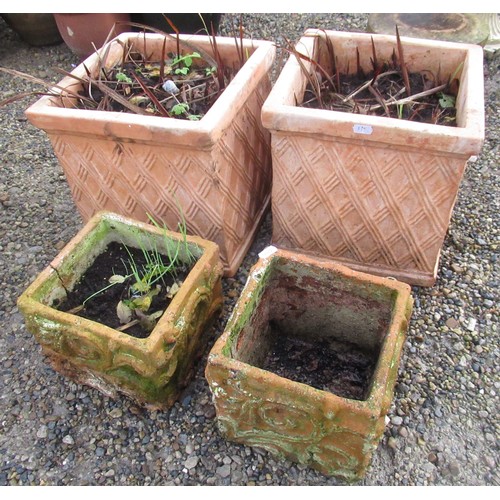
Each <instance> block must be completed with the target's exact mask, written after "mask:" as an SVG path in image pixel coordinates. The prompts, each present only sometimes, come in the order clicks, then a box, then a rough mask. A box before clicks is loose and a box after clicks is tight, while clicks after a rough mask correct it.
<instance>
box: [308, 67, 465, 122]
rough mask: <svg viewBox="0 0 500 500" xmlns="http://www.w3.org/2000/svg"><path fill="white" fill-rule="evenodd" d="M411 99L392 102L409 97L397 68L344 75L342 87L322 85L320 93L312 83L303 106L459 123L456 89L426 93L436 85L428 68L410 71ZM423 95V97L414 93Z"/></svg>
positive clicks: (341, 82)
mask: <svg viewBox="0 0 500 500" xmlns="http://www.w3.org/2000/svg"><path fill="white" fill-rule="evenodd" d="M408 76H409V81H410V88H411V94H412V96H413V98H412V102H411V103H402V104H400V105H397V104H393V103H394V101H398V100H401V99H404V98H407V97H408V95H407V94H406V93H405V91H404V88H405V83H404V79H403V76H402V75H401V74H399V73H397V72H396V71H387V70H386V71H385V72H383V73H381V74H379V75H378V76H377V78H376V79H374V77H375V75H374V73H373V72H372V73H370V74H368V75H356V74H354V75H348V76H347V75H341V76H340V78H339V82H340V88H339V90H338V91H335V92H334V91H332V90H331V89H330V88H322V89H321V97H320V99H318V96H317V92H315V91H314V90H313V88H312V85H311V84H309V85H308V86H307V88H306V91H305V94H304V101H303V104H302V106H303V107H306V108H319V109H328V110H331V111H343V112H348V113H357V114H368V115H375V116H386V117H389V118H399V119H403V120H410V121H415V122H421V123H432V124H435V125H446V126H456V112H457V110H456V108H455V106H454V103H455V96H456V93H457V92H456V90H453V91H452V90H451V89H450V88H448V87H445V88H442V89H441V90H439V91H436V92H433V93H430V94H429V95H425V93H427V92H431V91H432V90H433V89H436V88H440V87H442V86H440V85H437V84H436V82H434V80H433V79H432V77H431V76H430V75H429V74H427V73H426V72H423V73H410V74H409V75H408ZM369 81H371V82H372V83H371V84H370V85H368V86H366V87H365V88H364V89H363V90H361V91H359V93H356V95H355V96H353V97H352V98H349V99H348V98H347V97H348V96H350V95H351V94H353V93H354V92H356V90H358V89H360V88H361V87H362V86H364V85H365V84H366V83H367V82H369ZM418 95H421V97H415V96H418Z"/></svg>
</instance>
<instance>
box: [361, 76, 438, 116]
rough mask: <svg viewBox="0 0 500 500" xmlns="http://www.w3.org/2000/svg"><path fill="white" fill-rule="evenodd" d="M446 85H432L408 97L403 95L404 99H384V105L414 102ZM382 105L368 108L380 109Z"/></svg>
mask: <svg viewBox="0 0 500 500" xmlns="http://www.w3.org/2000/svg"><path fill="white" fill-rule="evenodd" d="M446 87H447V84H446V83H445V84H443V85H439V86H438V87H434V88H432V89H429V90H424V92H420V93H418V94H414V95H411V96H409V97H405V98H404V99H398V100H397V101H385V105H386V106H397V105H399V104H410V103H413V102H415V101H416V100H417V99H422V98H423V97H427V96H429V95H432V94H436V93H437V92H440V91H441V90H444V89H445V88H446ZM382 107H383V106H382V105H375V106H371V107H370V109H371V110H374V109H380V108H382Z"/></svg>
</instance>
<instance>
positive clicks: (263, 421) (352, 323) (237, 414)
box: [205, 247, 412, 481]
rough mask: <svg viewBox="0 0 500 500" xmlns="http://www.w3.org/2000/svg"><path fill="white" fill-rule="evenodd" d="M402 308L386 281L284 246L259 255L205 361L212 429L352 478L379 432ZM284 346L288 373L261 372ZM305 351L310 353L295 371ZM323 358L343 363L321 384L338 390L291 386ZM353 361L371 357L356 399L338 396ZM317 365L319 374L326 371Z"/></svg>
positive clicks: (403, 325)
mask: <svg viewBox="0 0 500 500" xmlns="http://www.w3.org/2000/svg"><path fill="white" fill-rule="evenodd" d="M268 248H269V249H271V251H272V249H274V247H268ZM274 250H275V249H274ZM411 310H412V298H411V295H410V287H409V286H408V285H407V284H404V283H400V282H397V281H396V280H391V279H388V278H379V277H374V276H370V275H367V274H364V273H359V272H356V271H352V270H350V269H348V268H346V267H344V266H342V265H338V264H335V263H332V262H331V261H327V260H321V259H315V258H312V257H308V256H305V255H301V254H298V253H294V252H290V251H285V250H277V251H275V252H274V253H272V254H271V255H269V256H265V257H263V258H261V259H260V260H259V261H258V263H257V264H256V265H255V266H254V267H253V268H252V269H251V272H250V275H249V278H248V281H247V283H246V285H245V288H244V290H243V292H242V294H241V296H240V298H239V300H238V302H237V304H236V306H235V309H234V311H233V313H232V316H231V318H230V319H229V322H228V325H227V327H226V329H225V331H224V333H223V335H222V336H221V337H220V338H219V339H218V340H217V342H216V343H215V345H214V347H213V348H212V350H211V352H210V354H209V358H208V363H207V367H206V371H205V373H206V377H207V380H208V383H209V387H210V390H211V392H212V395H213V401H214V404H215V408H216V412H217V421H218V426H219V430H220V432H221V433H222V434H223V436H224V437H225V438H227V439H229V440H231V441H235V442H238V443H243V444H245V445H249V446H257V447H260V448H264V449H266V450H268V451H269V452H271V453H273V454H276V455H278V456H281V457H285V458H288V459H290V460H292V461H296V462H299V463H302V464H306V465H308V466H310V467H312V468H315V469H317V470H319V471H321V472H322V473H323V474H325V475H334V476H340V477H342V478H344V479H346V480H349V481H352V480H357V479H360V478H361V477H362V476H363V475H364V473H365V469H366V467H367V466H368V464H369V463H370V457H371V455H372V452H373V451H374V450H375V449H376V447H377V444H378V441H379V439H380V437H381V435H382V433H383V431H384V427H385V420H384V419H385V415H386V414H387V412H388V410H389V407H390V404H391V401H392V396H393V390H394V385H395V381H396V377H397V373H398V367H399V361H400V356H401V351H402V346H403V344H404V341H405V336H406V331H407V327H408V321H409V318H410V315H411ZM292 342H298V343H299V349H298V350H297V352H295V353H294V354H293V355H291V354H290V353H288V355H285V357H287V358H288V362H289V361H290V360H291V372H292V374H293V376H292V377H289V378H286V377H283V376H281V374H280V373H281V372H278V370H275V371H270V370H268V369H267V368H266V367H267V366H269V363H268V360H269V359H272V356H274V354H275V351H276V350H277V349H282V348H283V347H285V349H286V346H287V345H289V344H291V343H292ZM301 345H302V346H304V347H300V346H301ZM306 345H307V346H308V347H305V346H306ZM315 346H316V347H318V348H319V349H320V350H321V352H320V354H319V356H317V357H316V358H313V359H312V363H310V364H311V365H313V366H309V367H307V366H304V365H303V364H302V361H303V360H304V359H305V358H306V357H307V356H308V354H307V353H308V351H309V350H311V348H314V347H315ZM329 352H330V353H331V352H335V353H336V356H338V357H337V358H336V359H337V360H338V362H337V365H338V366H340V363H341V359H342V358H343V357H344V358H343V361H342V363H344V370H345V371H344V373H343V374H340V372H339V375H338V376H339V377H341V380H334V378H332V379H330V380H326V386H329V387H334V386H336V387H337V388H338V389H336V390H335V392H332V391H331V390H329V389H326V388H318V387H313V386H311V385H308V384H307V383H304V382H302V381H300V380H301V377H302V375H303V374H306V375H307V374H309V375H310V374H314V370H318V368H315V366H316V364H317V363H318V362H320V361H321V358H322V357H323V356H327V354H328V353H329ZM269 353H272V354H271V358H269V356H270V355H269ZM360 356H368V357H369V358H370V360H371V367H370V369H369V370H368V372H367V373H368V377H367V378H366V379H365V389H364V394H363V395H362V396H361V398H359V399H353V398H351V397H346V396H340V395H338V393H342V392H344V390H345V389H346V387H347V385H348V384H349V383H351V382H350V381H352V380H354V378H352V376H351V375H352V373H354V371H355V366H357V365H356V364H357V363H358V361H356V360H357V359H361V358H360ZM325 359H326V358H325ZM285 361H286V360H285ZM358 364H359V363H358ZM326 365H327V366H326V370H327V373H330V372H328V370H330V369H332V370H335V368H336V367H335V363H331V364H330V365H328V363H327V364H326ZM275 366H278V365H275ZM299 372H300V373H302V375H300V376H299V375H298V374H299ZM332 373H333V372H332ZM292 378H293V379H294V380H292Z"/></svg>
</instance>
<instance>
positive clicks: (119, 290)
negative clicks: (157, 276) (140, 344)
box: [54, 242, 192, 338]
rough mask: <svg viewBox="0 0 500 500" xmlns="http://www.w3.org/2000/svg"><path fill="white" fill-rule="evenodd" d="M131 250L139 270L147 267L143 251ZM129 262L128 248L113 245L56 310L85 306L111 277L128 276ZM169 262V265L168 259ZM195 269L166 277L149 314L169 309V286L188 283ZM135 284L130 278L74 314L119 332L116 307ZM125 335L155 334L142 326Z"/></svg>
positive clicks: (105, 291) (126, 331) (97, 260)
mask: <svg viewBox="0 0 500 500" xmlns="http://www.w3.org/2000/svg"><path fill="white" fill-rule="evenodd" d="M127 248H128V250H129V252H130V253H131V255H132V257H133V259H134V262H135V263H136V265H137V266H138V268H139V269H141V268H142V267H144V266H145V265H146V260H145V257H144V254H143V252H142V250H139V249H136V248H131V247H127ZM129 259H130V256H129V254H128V252H127V251H126V249H125V246H124V245H122V244H120V243H116V242H113V243H110V244H109V245H108V247H107V248H106V250H105V252H103V253H102V254H100V255H99V256H98V257H97V258H96V259H95V261H94V262H93V264H92V265H91V266H90V267H89V269H87V271H86V272H85V273H84V274H83V276H82V277H81V279H80V281H79V282H78V283H77V284H76V285H75V287H74V289H73V290H72V291H70V292H69V293H68V296H67V299H66V300H65V301H64V302H62V303H61V304H59V305H57V304H54V307H57V308H58V309H59V310H61V311H66V312H68V311H71V310H72V309H74V308H76V307H78V306H81V304H82V303H83V302H84V301H85V299H87V298H88V297H90V296H91V295H92V294H94V293H96V292H97V291H99V290H101V289H103V288H104V287H106V286H107V285H109V278H110V277H111V276H112V275H114V274H121V275H124V276H125V275H127V274H128V273H130V266H129V264H128V262H129ZM165 262H167V259H166V258H165ZM191 268H192V265H191V266H190V267H189V268H188V266H183V267H179V268H177V272H176V275H175V276H172V275H171V274H166V275H165V276H164V277H163V281H160V282H159V283H160V284H161V287H162V288H161V293H159V294H158V295H156V296H154V297H153V299H152V303H151V306H150V308H149V311H148V313H153V312H156V311H165V310H166V308H167V307H168V304H169V303H170V301H171V299H170V298H167V292H166V287H167V286H172V284H173V283H174V281H184V279H185V278H186V277H187V275H188V274H189V271H190V270H191ZM132 284H133V278H129V279H127V280H126V281H125V282H123V283H120V284H116V285H114V286H112V287H110V288H107V289H106V290H104V291H102V292H101V293H100V294H98V295H97V296H95V297H93V298H92V299H90V300H89V301H88V302H86V304H85V307H84V308H83V309H82V310H81V311H79V312H77V313H72V314H77V315H78V316H81V317H84V318H87V319H90V320H92V321H96V322H98V323H101V324H103V325H106V326H109V327H111V328H114V329H118V328H120V327H121V326H123V325H122V323H121V322H120V320H119V318H118V316H117V313H116V306H117V304H118V302H119V301H120V300H122V299H126V298H128V297H129V287H130V285H132ZM124 333H127V334H129V335H131V336H133V337H136V338H147V337H148V336H149V335H150V333H151V332H150V331H147V330H145V329H144V328H143V327H142V326H141V325H140V324H136V325H134V326H131V327H130V328H127V329H126V330H125V331H124Z"/></svg>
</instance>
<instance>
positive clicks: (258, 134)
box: [26, 34, 275, 275]
mask: <svg viewBox="0 0 500 500" xmlns="http://www.w3.org/2000/svg"><path fill="white" fill-rule="evenodd" d="M182 38H184V39H187V40H189V41H190V42H191V43H192V44H195V45H198V47H201V48H202V49H203V50H205V51H207V52H209V53H211V48H210V42H209V38H208V37H204V36H196V35H186V36H183V37H182ZM127 40H129V41H133V43H134V45H135V46H136V48H137V49H138V50H140V51H142V50H144V37H143V36H142V35H140V34H124V35H121V36H120V37H118V38H117V39H116V40H115V41H113V42H111V48H110V51H109V54H108V57H107V65H112V64H113V63H114V62H116V61H118V60H120V59H121V57H122V50H123V49H122V46H121V45H120V44H119V42H125V41H127ZM171 43H172V41H171V40H168V39H167V51H170V50H175V47H174V46H172V45H171ZM173 43H174V45H175V41H174V42H173ZM146 44H147V50H148V53H149V52H152V53H156V54H157V56H158V58H159V57H160V56H161V49H162V45H163V37H162V36H160V35H156V34H153V35H147V36H146ZM217 45H218V47H219V50H220V53H221V56H222V58H223V60H224V62H225V64H226V65H228V66H232V67H236V68H237V67H238V66H239V63H238V58H237V52H236V50H235V42H234V39H230V38H217ZM103 50H105V49H103ZM244 51H245V53H246V54H248V55H249V58H248V60H247V61H246V62H245V64H244V65H243V67H242V68H241V69H240V70H239V71H238V74H237V75H236V76H235V78H234V79H233V81H232V82H231V83H230V84H229V85H228V87H227V88H226V89H225V91H224V92H223V93H222V95H221V96H220V97H219V99H218V100H217V101H216V102H215V104H214V105H213V106H212V108H211V109H210V110H209V111H208V113H207V114H206V115H205V116H204V117H203V118H202V119H201V120H200V121H197V122H194V121H187V120H177V119H175V118H162V117H149V116H138V115H132V114H129V113H114V112H107V111H86V110H78V109H70V108H63V107H62V106H61V102H60V100H58V99H56V98H50V97H43V98H42V99H40V100H39V101H38V102H36V103H35V104H34V105H32V106H31V107H30V108H29V109H28V110H27V111H26V115H27V116H28V118H29V120H30V121H31V123H33V124H34V125H35V126H36V127H39V128H41V129H43V130H45V132H47V134H48V135H49V137H50V139H51V141H52V145H53V147H54V151H55V153H56V155H57V157H58V158H59V161H60V163H61V165H62V168H63V169H64V172H65V174H66V178H67V180H68V183H69V186H70V188H71V191H72V194H73V198H74V201H75V204H76V206H77V208H78V209H79V211H80V212H81V214H82V216H83V218H84V219H85V220H87V219H88V218H89V217H90V216H92V215H93V214H94V213H95V212H96V211H98V210H111V211H113V212H117V213H121V214H123V215H127V216H131V217H134V218H135V219H138V220H147V217H146V214H147V213H151V214H152V215H153V216H154V217H155V219H156V220H164V221H165V222H166V224H167V225H168V226H169V227H176V224H177V221H178V214H179V210H178V205H177V202H179V204H180V205H181V209H182V211H183V214H184V216H185V219H186V222H187V226H188V231H189V233H190V234H197V235H199V236H201V237H203V238H206V239H208V240H211V241H214V242H216V243H217V244H218V245H219V248H220V253H221V258H222V260H223V263H224V265H225V270H226V273H227V274H230V275H231V274H234V273H235V272H236V270H237V269H238V267H239V265H240V263H241V261H242V259H243V257H244V256H245V254H246V252H247V250H248V248H249V246H250V244H251V242H252V240H253V238H254V235H255V233H256V231H257V228H258V226H259V223H260V220H261V218H262V216H263V215H264V213H265V211H266V210H267V208H268V206H269V202H270V196H271V192H270V191H271V176H272V172H271V152H270V134H269V132H267V130H265V129H264V128H263V127H262V125H261V122H260V111H261V107H262V103H263V102H264V100H265V98H266V97H267V95H268V93H269V90H270V87H271V84H270V80H269V70H270V67H271V65H272V63H273V61H274V55H275V47H274V45H273V44H272V43H270V42H260V41H255V40H245V41H244ZM97 62H98V57H97V54H95V55H93V56H91V57H90V58H88V59H87V60H86V61H85V62H84V64H85V66H86V67H87V68H90V69H91V70H95V68H96V65H97ZM73 73H74V74H76V75H83V74H84V73H85V69H84V67H83V64H82V65H80V66H79V67H77V68H76V69H75V70H74V71H73ZM59 85H62V86H72V87H73V88H78V85H77V84H75V81H74V80H73V79H71V78H70V77H66V78H65V79H64V80H62V81H61V82H60V84H59Z"/></svg>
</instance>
